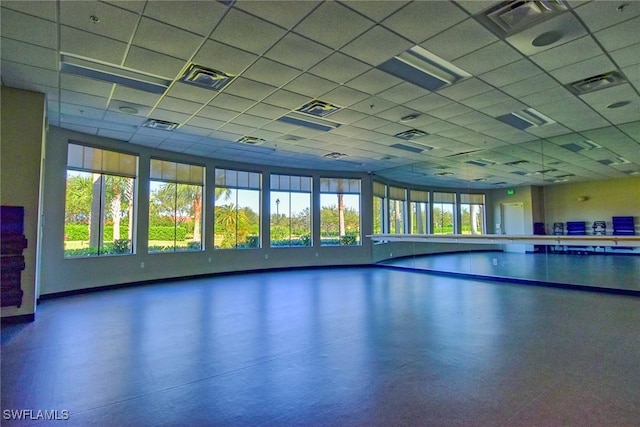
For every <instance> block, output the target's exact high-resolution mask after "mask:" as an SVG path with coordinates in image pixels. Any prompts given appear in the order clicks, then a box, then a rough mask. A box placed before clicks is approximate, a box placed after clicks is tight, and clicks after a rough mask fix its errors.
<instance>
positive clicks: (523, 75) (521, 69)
mask: <svg viewBox="0 0 640 427" xmlns="http://www.w3.org/2000/svg"><path fill="white" fill-rule="evenodd" d="M540 73H542V70H540V68H538V67H537V66H536V65H534V64H532V63H531V62H529V61H528V60H526V59H522V60H520V61H517V62H513V63H511V64H509V65H505V66H503V67H501V68H498V69H496V70H493V71H489V72H488V73H485V74H482V75H480V76H479V78H481V79H482V80H484V81H485V82H487V83H489V84H491V85H493V86H497V87H501V86H506V85H508V84H510V83H514V82H519V81H522V80H525V79H528V78H529V77H533V76H535V75H538V74H540Z"/></svg>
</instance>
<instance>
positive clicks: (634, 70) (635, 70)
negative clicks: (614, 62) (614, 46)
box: [622, 64, 640, 82]
mask: <svg viewBox="0 0 640 427" xmlns="http://www.w3.org/2000/svg"><path fill="white" fill-rule="evenodd" d="M622 72H623V73H624V75H625V76H626V77H627V79H629V81H634V82H635V81H640V64H635V65H630V66H629V67H625V68H623V69H622Z"/></svg>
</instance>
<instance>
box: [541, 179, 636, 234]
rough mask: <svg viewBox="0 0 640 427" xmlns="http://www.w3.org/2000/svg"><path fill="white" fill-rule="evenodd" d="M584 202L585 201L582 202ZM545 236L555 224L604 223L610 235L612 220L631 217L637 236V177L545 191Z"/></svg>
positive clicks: (555, 187)
mask: <svg viewBox="0 0 640 427" xmlns="http://www.w3.org/2000/svg"><path fill="white" fill-rule="evenodd" d="M583 198H585V200H582V199H583ZM544 202H545V219H546V225H547V232H549V230H550V229H551V227H552V225H553V223H554V222H565V223H566V222H567V221H586V222H587V227H588V229H589V227H591V224H592V223H593V221H606V222H607V231H608V232H611V231H612V229H613V224H612V222H611V217H613V216H634V217H635V222H636V232H637V233H638V232H640V230H639V229H638V227H640V177H637V176H636V177H629V178H624V179H611V180H607V181H590V182H576V183H571V184H559V185H553V186H549V187H545V189H544Z"/></svg>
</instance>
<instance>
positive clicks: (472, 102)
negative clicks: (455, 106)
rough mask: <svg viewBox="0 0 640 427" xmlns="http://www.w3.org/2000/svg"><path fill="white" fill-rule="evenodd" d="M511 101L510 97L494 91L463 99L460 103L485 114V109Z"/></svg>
mask: <svg viewBox="0 0 640 427" xmlns="http://www.w3.org/2000/svg"><path fill="white" fill-rule="evenodd" d="M511 100H513V98H512V97H510V96H509V95H507V94H505V93H504V92H502V91H499V90H497V89H494V90H491V91H489V92H485V93H481V94H480V95H476V96H472V97H471V98H467V99H463V100H462V101H460V103H461V104H464V105H466V106H468V107H471V108H474V109H477V110H481V111H482V112H484V108H486V107H489V106H491V105H496V104H501V103H503V102H508V101H511Z"/></svg>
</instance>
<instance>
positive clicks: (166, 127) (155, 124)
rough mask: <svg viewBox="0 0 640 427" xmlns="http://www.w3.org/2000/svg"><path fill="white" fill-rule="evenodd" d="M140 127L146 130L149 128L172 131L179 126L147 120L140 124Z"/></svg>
mask: <svg viewBox="0 0 640 427" xmlns="http://www.w3.org/2000/svg"><path fill="white" fill-rule="evenodd" d="M142 126H144V127H146V128H151V129H158V130H168V131H172V130H174V129H176V128H177V127H178V126H179V125H178V123H175V122H168V121H165V120H157V119H148V120H147V121H146V122H144V123H143V124H142Z"/></svg>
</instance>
